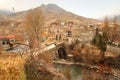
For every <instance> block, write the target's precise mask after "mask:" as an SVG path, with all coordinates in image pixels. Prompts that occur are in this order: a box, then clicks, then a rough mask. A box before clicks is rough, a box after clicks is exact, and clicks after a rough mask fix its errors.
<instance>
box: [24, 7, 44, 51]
mask: <svg viewBox="0 0 120 80" xmlns="http://www.w3.org/2000/svg"><path fill="white" fill-rule="evenodd" d="M43 24H44V17H43V14H42V11H41V10H38V9H37V10H33V11H31V12H29V13H28V14H27V15H26V18H25V22H24V26H25V32H26V37H27V40H28V43H29V47H30V49H33V48H36V47H37V48H39V47H40V34H41V31H42V28H43Z"/></svg>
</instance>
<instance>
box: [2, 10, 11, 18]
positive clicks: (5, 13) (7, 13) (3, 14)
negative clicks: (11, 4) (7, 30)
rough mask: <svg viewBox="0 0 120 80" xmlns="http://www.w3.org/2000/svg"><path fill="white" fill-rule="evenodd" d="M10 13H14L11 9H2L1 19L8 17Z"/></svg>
mask: <svg viewBox="0 0 120 80" xmlns="http://www.w3.org/2000/svg"><path fill="white" fill-rule="evenodd" d="M10 14H12V12H11V11H9V10H0V20H4V19H6V17H8V16H9V15H10Z"/></svg>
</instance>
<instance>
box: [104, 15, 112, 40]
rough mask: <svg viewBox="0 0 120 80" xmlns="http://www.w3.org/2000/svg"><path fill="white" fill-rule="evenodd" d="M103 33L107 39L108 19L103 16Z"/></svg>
mask: <svg viewBox="0 0 120 80" xmlns="http://www.w3.org/2000/svg"><path fill="white" fill-rule="evenodd" d="M103 33H104V34H103V35H104V36H105V37H106V39H107V40H108V38H109V36H110V34H109V21H108V17H105V19H104V22H103Z"/></svg>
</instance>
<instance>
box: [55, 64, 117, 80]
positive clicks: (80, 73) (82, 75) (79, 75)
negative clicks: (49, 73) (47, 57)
mask: <svg viewBox="0 0 120 80" xmlns="http://www.w3.org/2000/svg"><path fill="white" fill-rule="evenodd" d="M54 67H55V68H56V69H57V70H58V71H59V72H60V73H63V74H64V76H65V77H66V78H67V79H68V80H119V79H118V78H117V77H114V76H111V75H110V74H104V73H100V72H97V70H94V69H89V68H86V67H82V66H80V65H63V64H55V65H54Z"/></svg>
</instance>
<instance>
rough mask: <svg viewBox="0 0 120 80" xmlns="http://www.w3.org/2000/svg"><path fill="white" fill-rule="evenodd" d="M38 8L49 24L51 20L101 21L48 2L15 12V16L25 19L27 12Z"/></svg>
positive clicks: (84, 22) (77, 22)
mask: <svg viewBox="0 0 120 80" xmlns="http://www.w3.org/2000/svg"><path fill="white" fill-rule="evenodd" d="M36 9H37V10H39V9H40V10H42V11H43V14H44V16H45V19H46V22H47V24H50V23H51V22H54V21H64V22H68V21H73V22H75V23H76V24H80V23H83V24H86V23H87V24H88V23H98V22H100V21H98V20H96V19H91V18H85V17H83V16H79V15H76V14H73V13H71V12H68V11H66V10H64V9H62V8H60V7H59V6H57V5H56V4H48V5H44V4H42V5H41V6H39V7H37V8H34V9H30V10H27V11H22V12H18V13H15V14H13V16H14V17H16V18H19V19H24V17H25V15H26V13H28V12H30V11H32V10H36Z"/></svg>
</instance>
